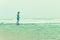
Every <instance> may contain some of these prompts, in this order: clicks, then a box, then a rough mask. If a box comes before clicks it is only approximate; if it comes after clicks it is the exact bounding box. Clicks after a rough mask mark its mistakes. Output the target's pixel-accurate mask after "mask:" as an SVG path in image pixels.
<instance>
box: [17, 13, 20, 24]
mask: <svg viewBox="0 0 60 40" xmlns="http://www.w3.org/2000/svg"><path fill="white" fill-rule="evenodd" d="M19 14H20V12H17V25H19V18H20V17H19Z"/></svg>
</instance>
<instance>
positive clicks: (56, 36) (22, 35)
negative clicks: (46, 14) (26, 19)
mask: <svg viewBox="0 0 60 40" xmlns="http://www.w3.org/2000/svg"><path fill="white" fill-rule="evenodd" d="M0 40H60V24H20V25H16V24H0Z"/></svg>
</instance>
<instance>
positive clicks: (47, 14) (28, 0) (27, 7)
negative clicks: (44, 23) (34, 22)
mask: <svg viewBox="0 0 60 40" xmlns="http://www.w3.org/2000/svg"><path fill="white" fill-rule="evenodd" d="M17 11H20V12H21V13H20V16H21V18H60V0H0V19H3V18H7V19H10V18H16V14H17Z"/></svg>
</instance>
